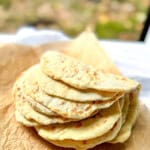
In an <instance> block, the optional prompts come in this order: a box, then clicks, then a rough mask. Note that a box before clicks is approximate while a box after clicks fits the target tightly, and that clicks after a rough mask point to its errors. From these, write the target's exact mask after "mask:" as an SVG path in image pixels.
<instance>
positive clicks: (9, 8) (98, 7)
mask: <svg viewBox="0 0 150 150" xmlns="http://www.w3.org/2000/svg"><path fill="white" fill-rule="evenodd" d="M148 7H149V0H0V32H9V33H14V32H16V31H17V30H18V28H20V27H22V26H26V25H27V26H34V27H36V28H40V29H42V28H48V29H59V30H62V31H63V32H64V33H65V34H67V35H69V36H71V37H74V36H76V35H77V34H78V33H80V32H81V31H83V30H84V29H85V28H86V27H91V28H92V30H93V31H94V32H95V33H96V35H97V36H98V37H99V38H106V39H107V38H109V39H121V40H132V41H135V40H139V37H140V35H141V32H142V30H143V26H144V23H145V19H146V18H147V11H148Z"/></svg>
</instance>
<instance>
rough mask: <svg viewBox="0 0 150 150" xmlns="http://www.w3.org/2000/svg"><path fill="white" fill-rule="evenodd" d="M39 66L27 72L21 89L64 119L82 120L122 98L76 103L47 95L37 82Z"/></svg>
mask: <svg viewBox="0 0 150 150" xmlns="http://www.w3.org/2000/svg"><path fill="white" fill-rule="evenodd" d="M36 67H37V66H35V67H34V66H33V67H31V68H30V69H29V70H27V71H26V72H25V73H24V75H23V78H24V79H22V80H23V81H22V80H21V81H22V82H23V84H21V82H20V87H22V91H24V94H25V95H28V96H29V97H31V98H32V99H34V100H36V101H37V102H39V103H41V104H42V105H44V106H45V107H47V108H49V109H51V110H52V111H54V112H56V113H57V114H59V115H60V116H62V117H64V118H69V119H73V120H81V119H85V118H87V117H90V116H93V115H94V114H96V113H97V112H98V111H99V110H101V109H104V108H108V107H110V106H111V105H112V104H113V103H114V102H115V101H117V100H118V99H119V98H120V97H121V96H120V97H118V95H116V98H114V99H112V100H110V101H97V102H90V103H89V102H87V103H85V102H84V103H82V102H74V101H68V100H66V99H62V98H59V97H55V96H51V95H47V94H46V93H44V92H43V91H42V90H41V89H40V87H39V86H38V83H37V80H38V79H39V78H36V77H35V76H36V75H37V74H38V72H37V70H36Z"/></svg>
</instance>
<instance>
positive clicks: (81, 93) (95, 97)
mask: <svg viewBox="0 0 150 150" xmlns="http://www.w3.org/2000/svg"><path fill="white" fill-rule="evenodd" d="M38 67H39V65H37V67H36V68H37V69H36V72H37V73H36V74H37V78H38V83H39V86H40V88H41V89H42V90H43V91H44V92H45V93H47V94H50V95H53V96H58V97H61V98H65V99H68V100H71V101H79V102H84V101H89V102H90V101H106V100H110V99H113V98H114V97H116V95H118V96H120V95H122V93H116V92H104V91H96V90H79V89H75V88H73V87H71V86H68V85H67V84H65V83H63V82H61V81H57V80H54V79H52V78H51V77H48V76H47V75H46V74H44V73H43V72H42V71H41V70H40V69H38ZM53 87H55V88H53Z"/></svg>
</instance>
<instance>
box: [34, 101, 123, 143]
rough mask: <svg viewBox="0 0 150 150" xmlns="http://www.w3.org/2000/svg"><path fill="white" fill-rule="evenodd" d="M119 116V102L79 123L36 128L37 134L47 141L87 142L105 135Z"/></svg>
mask: <svg viewBox="0 0 150 150" xmlns="http://www.w3.org/2000/svg"><path fill="white" fill-rule="evenodd" d="M120 116H121V112H120V105H119V102H116V103H114V104H113V105H112V106H111V107H109V108H107V109H104V110H101V111H100V112H99V113H98V114H97V115H95V116H93V117H91V118H88V119H85V120H81V121H79V122H73V123H67V124H61V125H59V124H58V125H51V126H40V127H36V130H37V132H38V134H39V135H40V136H42V137H47V138H48V139H49V140H67V139H70V140H88V139H92V138H96V137H99V136H102V135H104V134H105V133H107V132H108V131H109V130H110V129H111V128H112V127H113V126H114V124H115V123H116V122H117V121H118V119H119V118H120Z"/></svg>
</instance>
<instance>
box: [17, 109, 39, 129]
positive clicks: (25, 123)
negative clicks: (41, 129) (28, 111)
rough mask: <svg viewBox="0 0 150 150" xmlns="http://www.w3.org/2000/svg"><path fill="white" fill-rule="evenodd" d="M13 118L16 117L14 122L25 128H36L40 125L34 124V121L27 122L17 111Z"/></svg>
mask: <svg viewBox="0 0 150 150" xmlns="http://www.w3.org/2000/svg"><path fill="white" fill-rule="evenodd" d="M15 116H16V120H17V121H18V122H20V123H22V124H23V125H25V126H27V127H33V126H37V125H40V124H39V123H38V122H35V121H34V120H28V119H26V118H25V117H24V116H23V115H22V114H21V112H19V111H18V110H16V111H15Z"/></svg>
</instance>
